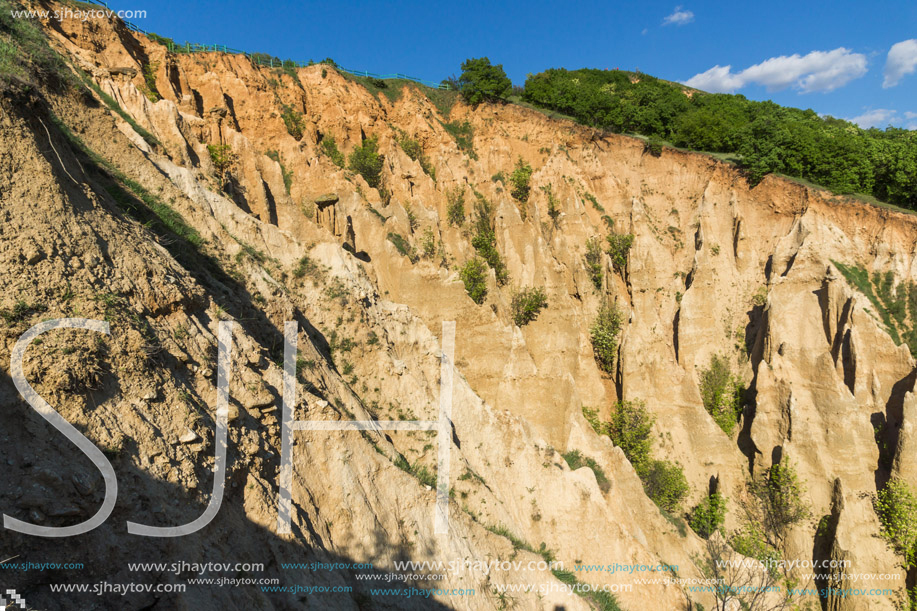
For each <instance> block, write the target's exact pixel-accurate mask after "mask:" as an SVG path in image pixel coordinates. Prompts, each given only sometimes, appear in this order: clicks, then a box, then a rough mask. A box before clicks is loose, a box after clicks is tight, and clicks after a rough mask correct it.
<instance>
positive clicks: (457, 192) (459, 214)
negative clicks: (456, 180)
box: [446, 185, 465, 227]
mask: <svg viewBox="0 0 917 611" xmlns="http://www.w3.org/2000/svg"><path fill="white" fill-rule="evenodd" d="M446 201H447V203H448V207H447V208H446V218H447V219H448V220H449V224H450V225H455V226H457V227H461V226H462V225H463V224H464V223H465V188H464V187H462V186H461V185H456V186H455V187H453V188H452V189H450V190H449V191H447V192H446Z"/></svg>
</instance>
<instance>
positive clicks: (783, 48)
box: [109, 0, 917, 129]
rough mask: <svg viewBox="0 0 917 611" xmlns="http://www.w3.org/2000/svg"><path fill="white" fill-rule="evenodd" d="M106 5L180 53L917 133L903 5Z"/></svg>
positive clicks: (909, 27)
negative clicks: (589, 79)
mask: <svg viewBox="0 0 917 611" xmlns="http://www.w3.org/2000/svg"><path fill="white" fill-rule="evenodd" d="M134 3H136V4H134ZM109 4H110V6H111V8H113V9H146V10H147V17H146V18H145V19H138V20H134V21H135V23H137V25H139V26H140V27H142V28H143V29H145V30H148V31H154V32H157V33H159V34H162V35H165V36H169V37H172V38H174V39H175V40H176V41H177V42H183V41H185V40H188V41H191V42H201V43H220V44H226V45H228V46H232V47H237V48H241V49H245V50H249V51H262V52H266V53H271V54H273V55H276V56H278V57H280V58H283V59H286V58H291V59H295V60H300V61H306V60H309V59H314V60H316V61H318V60H320V59H323V58H325V57H331V58H333V59H334V60H335V61H337V62H338V63H339V64H341V65H342V66H345V67H347V68H353V69H360V70H369V71H371V72H386V73H387V72H402V73H406V74H410V75H412V76H416V77H419V78H423V79H429V80H440V79H442V78H444V77H445V76H448V75H450V74H453V73H456V74H457V73H459V72H460V69H459V66H460V64H461V62H462V61H463V60H464V59H466V58H468V57H480V56H487V57H489V58H490V59H491V61H493V62H494V63H501V64H503V66H504V68H505V69H506V72H507V74H509V76H510V78H511V79H512V80H513V82H514V83H516V84H519V85H521V84H522V83H523V82H524V81H525V78H526V74H529V73H537V72H540V71H542V70H545V69H547V68H552V67H564V68H571V69H572V68H580V67H594V68H621V69H627V70H633V69H636V68H639V69H640V70H641V71H643V72H646V73H649V74H652V75H655V76H658V77H661V78H665V79H669V80H675V81H681V82H690V83H692V84H695V85H696V86H698V87H699V88H701V89H706V90H708V91H709V90H718V91H729V92H735V93H742V94H745V95H746V96H748V97H749V98H752V99H772V100H774V101H775V102H777V103H780V104H784V105H789V106H797V107H802V108H813V109H814V110H815V111H817V112H819V113H822V114H830V115H833V116H836V117H842V118H847V119H854V118H859V122H860V123H861V124H863V125H869V124H874V125H877V126H879V127H885V125H887V124H889V123H891V124H893V125H897V126H906V127H911V128H912V129H917V71H915V68H917V3H915V2H913V1H903V0H896V1H892V2H883V3H878V2H862V0H860V1H858V2H851V1H846V0H841V1H836V2H833V3H830V4H828V3H814V2H813V3H804V2H798V1H797V2H784V1H772V2H770V3H768V4H766V5H765V4H764V3H751V2H730V3H725V2H723V3H714V2H687V1H685V3H684V4H682V5H676V4H675V3H673V2H640V3H637V2H611V3H609V2H607V1H606V2H596V1H588V2H564V3H561V2H556V1H543V0H531V1H528V2H510V3H497V2H481V1H477V0H472V1H470V2H450V3H448V4H442V5H438V4H437V3H431V2H421V1H400V2H398V1H396V2H386V3H383V2H358V1H350V0H344V1H336V2H321V3H318V2H292V1H289V0H274V1H272V2H264V3H261V4H254V3H252V2H241V1H235V0H223V1H220V2H217V1H216V0H182V1H178V0H163V1H159V2H151V3H148V4H144V5H141V4H140V3H139V2H138V1H137V0H110V1H109ZM890 51H892V53H891V55H890ZM727 67H728V68H727Z"/></svg>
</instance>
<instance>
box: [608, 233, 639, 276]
mask: <svg viewBox="0 0 917 611" xmlns="http://www.w3.org/2000/svg"><path fill="white" fill-rule="evenodd" d="M606 239H607V240H608V256H610V257H611V263H612V265H614V267H615V269H617V270H619V271H623V270H624V267H625V266H626V265H627V257H628V255H629V254H630V247H631V246H633V245H634V234H632V233H626V234H624V233H612V234H610V235H609V236H608V238H606Z"/></svg>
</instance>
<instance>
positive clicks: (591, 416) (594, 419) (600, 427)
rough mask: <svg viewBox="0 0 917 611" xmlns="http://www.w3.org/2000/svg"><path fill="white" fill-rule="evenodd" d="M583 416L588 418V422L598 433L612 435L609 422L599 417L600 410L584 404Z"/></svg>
mask: <svg viewBox="0 0 917 611" xmlns="http://www.w3.org/2000/svg"><path fill="white" fill-rule="evenodd" d="M583 418H585V419H586V422H588V423H589V426H591V427H592V430H593V431H595V432H596V434H597V435H611V432H610V430H609V423H608V422H602V420H601V419H600V418H599V411H598V410H597V409H595V408H592V407H588V406H586V405H584V406H583Z"/></svg>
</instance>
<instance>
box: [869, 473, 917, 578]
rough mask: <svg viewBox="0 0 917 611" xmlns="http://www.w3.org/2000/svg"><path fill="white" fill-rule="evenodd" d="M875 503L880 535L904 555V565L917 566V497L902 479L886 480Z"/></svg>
mask: <svg viewBox="0 0 917 611" xmlns="http://www.w3.org/2000/svg"><path fill="white" fill-rule="evenodd" d="M875 506H876V514H877V515H878V516H879V523H880V524H881V526H882V530H881V533H882V538H883V539H885V540H886V541H888V543H889V544H890V545H891V546H892V548H894V550H895V551H896V552H897V553H899V554H901V555H902V556H904V565H905V567H906V568H909V569H910V568H912V567H915V566H917V497H915V495H914V492H913V490H911V487H910V486H909V485H908V484H907V482H905V481H904V480H902V479H898V478H893V479H891V480H889V482H888V483H887V484H886V485H885V487H884V488H883V489H882V490H880V491H879V494H878V498H877V499H876V501H875Z"/></svg>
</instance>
